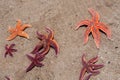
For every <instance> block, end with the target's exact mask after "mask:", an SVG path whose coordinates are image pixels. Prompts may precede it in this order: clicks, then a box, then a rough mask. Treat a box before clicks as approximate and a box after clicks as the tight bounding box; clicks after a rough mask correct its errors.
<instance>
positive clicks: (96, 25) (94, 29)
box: [75, 9, 111, 48]
mask: <svg viewBox="0 0 120 80" xmlns="http://www.w3.org/2000/svg"><path fill="white" fill-rule="evenodd" d="M89 12H90V13H91V15H92V19H91V20H83V21H80V22H79V23H78V24H77V27H76V28H75V30H77V29H78V28H79V27H81V26H84V25H86V26H87V29H86V31H85V34H84V36H85V37H84V44H86V43H87V42H88V36H89V34H90V33H92V35H93V38H94V42H95V44H96V46H97V48H99V45H100V33H99V30H102V31H103V32H104V33H106V35H107V37H108V39H110V38H111V31H110V30H109V29H108V27H107V26H106V25H105V24H104V23H101V22H99V20H100V16H99V14H98V13H97V12H96V11H94V10H93V9H89Z"/></svg>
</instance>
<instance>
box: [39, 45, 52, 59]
mask: <svg viewBox="0 0 120 80" xmlns="http://www.w3.org/2000/svg"><path fill="white" fill-rule="evenodd" d="M49 50H50V46H49V45H47V46H45V47H44V48H43V49H42V50H41V51H40V52H39V53H38V54H39V55H38V57H41V56H44V55H46V54H47V53H48V51H49Z"/></svg>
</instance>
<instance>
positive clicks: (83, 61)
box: [82, 54, 87, 66]
mask: <svg viewBox="0 0 120 80" xmlns="http://www.w3.org/2000/svg"><path fill="white" fill-rule="evenodd" d="M85 56H86V54H83V55H82V64H83V66H86V64H87V61H86V59H85Z"/></svg>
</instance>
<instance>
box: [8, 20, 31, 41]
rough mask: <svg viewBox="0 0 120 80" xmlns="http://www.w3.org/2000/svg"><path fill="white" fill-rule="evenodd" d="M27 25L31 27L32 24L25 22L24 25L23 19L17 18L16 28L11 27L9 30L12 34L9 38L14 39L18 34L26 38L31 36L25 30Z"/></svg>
mask: <svg viewBox="0 0 120 80" xmlns="http://www.w3.org/2000/svg"><path fill="white" fill-rule="evenodd" d="M27 27H31V25H29V24H23V25H22V22H21V20H17V25H16V28H11V27H9V30H8V31H9V32H10V34H11V35H10V36H9V37H8V38H7V40H12V39H14V38H15V37H16V36H22V37H25V38H29V35H28V34H27V33H26V32H24V31H23V30H24V29H25V28H27Z"/></svg>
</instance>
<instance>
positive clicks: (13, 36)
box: [6, 33, 17, 40]
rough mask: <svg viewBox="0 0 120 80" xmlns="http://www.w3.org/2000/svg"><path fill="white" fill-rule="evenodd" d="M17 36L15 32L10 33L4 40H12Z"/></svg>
mask: <svg viewBox="0 0 120 80" xmlns="http://www.w3.org/2000/svg"><path fill="white" fill-rule="evenodd" d="M16 36H17V33H12V34H11V35H10V36H9V37H8V38H7V39H6V40H12V39H14V38H15V37H16Z"/></svg>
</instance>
